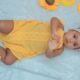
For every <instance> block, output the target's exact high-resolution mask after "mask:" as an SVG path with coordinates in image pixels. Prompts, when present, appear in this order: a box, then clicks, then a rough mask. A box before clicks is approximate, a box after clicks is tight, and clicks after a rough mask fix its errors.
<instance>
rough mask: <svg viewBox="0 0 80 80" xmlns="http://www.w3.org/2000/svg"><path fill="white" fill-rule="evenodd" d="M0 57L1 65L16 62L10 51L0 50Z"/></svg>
mask: <svg viewBox="0 0 80 80" xmlns="http://www.w3.org/2000/svg"><path fill="white" fill-rule="evenodd" d="M0 56H1V60H2V62H3V63H5V64H7V65H10V64H13V63H14V62H15V61H16V57H15V56H14V55H13V53H12V52H11V51H10V49H8V48H7V49H4V48H0Z"/></svg>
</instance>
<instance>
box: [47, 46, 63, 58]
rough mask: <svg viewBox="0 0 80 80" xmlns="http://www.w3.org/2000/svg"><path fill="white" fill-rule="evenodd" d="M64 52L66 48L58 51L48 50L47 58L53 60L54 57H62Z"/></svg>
mask: <svg viewBox="0 0 80 80" xmlns="http://www.w3.org/2000/svg"><path fill="white" fill-rule="evenodd" d="M63 50H64V47H62V48H60V49H57V50H50V49H48V50H47V51H46V56H47V57H48V58H52V57H55V56H58V55H60V54H61V53H62V52H63Z"/></svg>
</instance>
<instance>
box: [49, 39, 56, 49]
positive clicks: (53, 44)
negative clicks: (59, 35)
mask: <svg viewBox="0 0 80 80" xmlns="http://www.w3.org/2000/svg"><path fill="white" fill-rule="evenodd" d="M56 46H57V41H56V40H49V41H48V48H49V50H53V49H55V48H56Z"/></svg>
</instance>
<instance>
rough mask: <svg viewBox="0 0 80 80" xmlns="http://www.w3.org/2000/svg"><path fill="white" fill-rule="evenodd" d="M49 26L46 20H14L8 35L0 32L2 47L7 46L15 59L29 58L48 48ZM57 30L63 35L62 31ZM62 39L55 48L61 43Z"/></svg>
mask: <svg viewBox="0 0 80 80" xmlns="http://www.w3.org/2000/svg"><path fill="white" fill-rule="evenodd" d="M50 28H51V27H50V23H47V22H40V21H26V20H14V29H13V31H12V32H11V33H9V34H8V35H4V34H1V33H0V39H2V40H3V42H4V47H5V48H9V49H10V50H11V51H12V52H13V54H14V55H15V56H16V57H17V59H19V60H21V59H23V58H31V57H34V56H36V55H39V54H42V53H44V52H45V51H46V49H47V48H48V40H49V38H51V29H50ZM58 32H59V34H61V36H62V37H63V31H62V30H61V31H58ZM62 40H63V39H62ZM62 40H61V43H60V44H59V45H58V47H57V48H60V47H61V46H62V45H63V41H62Z"/></svg>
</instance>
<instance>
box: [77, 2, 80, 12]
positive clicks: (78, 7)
mask: <svg viewBox="0 0 80 80" xmlns="http://www.w3.org/2000/svg"><path fill="white" fill-rule="evenodd" d="M77 10H78V13H80V3H79V4H78V6H77Z"/></svg>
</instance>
